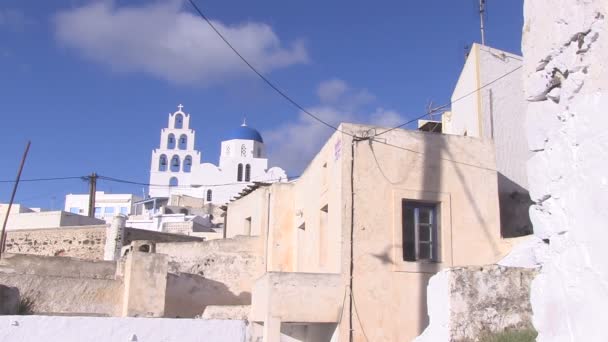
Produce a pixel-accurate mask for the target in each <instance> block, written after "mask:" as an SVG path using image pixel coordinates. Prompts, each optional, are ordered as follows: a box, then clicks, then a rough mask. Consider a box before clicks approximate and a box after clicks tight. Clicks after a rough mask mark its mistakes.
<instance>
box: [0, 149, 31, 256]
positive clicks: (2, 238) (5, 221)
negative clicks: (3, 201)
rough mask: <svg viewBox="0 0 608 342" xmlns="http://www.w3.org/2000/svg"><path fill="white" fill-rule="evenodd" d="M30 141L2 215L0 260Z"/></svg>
mask: <svg viewBox="0 0 608 342" xmlns="http://www.w3.org/2000/svg"><path fill="white" fill-rule="evenodd" d="M31 144H32V142H31V141H29V140H28V142H27V145H26V146H25V152H23V157H22V158H21V164H20V165H19V171H17V179H15V184H14V185H13V193H12V194H11V199H10V201H9V202H8V209H7V210H6V215H4V223H2V233H0V259H1V258H2V255H3V254H4V247H5V246H4V245H5V243H6V224H7V223H8V215H9V214H10V213H11V207H12V206H13V201H14V200H15V194H16V193H17V186H19V180H20V179H21V172H22V171H23V165H25V159H26V158H27V153H28V152H29V151H30V145H31Z"/></svg>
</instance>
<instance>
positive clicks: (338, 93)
mask: <svg viewBox="0 0 608 342" xmlns="http://www.w3.org/2000/svg"><path fill="white" fill-rule="evenodd" d="M317 96H319V100H320V101H321V103H323V104H331V105H334V106H340V107H343V108H345V109H356V108H357V107H359V106H362V105H366V104H368V103H370V102H372V101H374V100H375V99H376V97H375V96H374V95H372V94H370V92H368V91H367V89H353V88H351V87H350V86H349V85H348V84H347V83H346V82H344V81H343V80H340V79H337V78H334V79H331V80H327V81H323V82H321V83H320V84H319V86H318V87H317Z"/></svg>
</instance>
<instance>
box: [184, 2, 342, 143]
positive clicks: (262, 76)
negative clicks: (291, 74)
mask: <svg viewBox="0 0 608 342" xmlns="http://www.w3.org/2000/svg"><path fill="white" fill-rule="evenodd" d="M188 1H189V2H190V4H191V5H192V7H194V9H195V10H196V11H197V12H198V14H199V15H200V17H201V18H203V20H205V21H206V22H207V24H209V27H211V29H213V31H215V33H216V34H217V35H218V36H219V37H220V38H221V39H222V40H223V41H224V43H226V45H228V47H229V48H230V49H231V50H232V51H233V52H234V53H235V54H236V55H237V56H239V58H240V59H241V60H242V61H243V62H244V63H245V64H246V65H247V66H248V67H249V69H251V71H253V72H254V73H255V74H256V75H258V77H259V78H261V79H262V81H264V82H265V83H266V84H267V85H268V86H269V87H270V88H272V89H273V90H274V91H276V92H277V93H278V94H279V95H281V96H282V97H283V98H284V99H285V100H287V101H288V102H289V103H291V104H292V105H294V106H295V107H296V108H298V109H299V110H301V111H302V112H304V113H305V114H306V115H308V116H310V117H311V118H313V119H315V120H317V121H318V122H320V123H322V124H324V125H325V126H327V127H329V128H332V129H334V130H336V131H338V132H341V133H344V134H347V135H350V136H354V135H353V134H351V133H348V132H344V131H341V130H340V129H338V127H336V126H334V125H332V124H330V123H328V122H326V121H324V120H323V119H321V118H320V117H318V116H317V115H315V114H313V113H311V112H309V111H308V110H306V109H305V108H304V107H302V106H301V105H300V104H298V103H297V102H296V101H295V100H293V99H292V98H291V97H289V95H287V94H286V93H285V92H283V91H282V90H281V89H279V88H278V87H277V86H276V85H274V84H273V83H272V82H271V81H270V80H269V79H268V78H266V76H264V75H263V74H262V73H261V72H259V71H258V70H257V69H256V68H255V67H254V66H253V65H252V64H251V63H249V61H248V60H247V59H246V58H245V57H243V55H241V53H240V52H239V51H238V50H237V49H236V48H234V46H232V44H231V43H230V42H229V41H228V39H226V37H224V35H223V34H222V33H221V32H220V31H219V30H218V29H217V28H216V27H215V25H213V23H212V22H211V20H209V18H207V16H206V15H205V14H203V12H202V11H201V10H200V8H199V7H198V6H197V5H196V3H194V0H188Z"/></svg>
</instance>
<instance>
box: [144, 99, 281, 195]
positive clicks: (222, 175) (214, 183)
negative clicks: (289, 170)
mask: <svg viewBox="0 0 608 342" xmlns="http://www.w3.org/2000/svg"><path fill="white" fill-rule="evenodd" d="M178 115H181V116H182V117H184V118H185V119H184V125H183V128H182V129H176V128H173V127H174V126H175V124H174V121H175V118H176V117H177V116H178ZM189 124H190V114H187V113H184V112H183V111H182V109H181V106H180V107H179V109H178V111H176V112H174V113H172V114H169V125H168V127H169V128H164V129H163V130H162V131H161V140H160V148H158V149H155V150H154V151H152V160H151V165H150V184H154V185H153V186H150V190H149V194H150V196H151V197H170V196H171V195H188V196H192V197H197V198H203V199H205V200H206V199H207V198H208V197H207V192H208V191H211V201H208V202H211V203H215V204H224V203H226V202H228V201H229V200H230V199H231V198H232V197H234V196H236V195H237V194H238V193H239V192H241V191H242V190H243V189H244V188H245V187H246V186H247V185H249V184H251V182H253V181H262V182H276V181H287V175H286V173H285V171H284V170H283V169H281V168H279V167H272V168H270V169H268V159H266V148H265V147H264V143H262V142H258V141H254V140H242V139H229V140H225V141H222V143H221V147H220V148H221V150H220V162H219V166H216V165H214V164H211V163H201V154H200V152H199V151H197V150H196V149H195V148H194V143H195V132H194V130H193V129H190V128H189ZM169 134H173V136H174V137H175V138H176V139H179V137H180V136H181V135H185V136H186V137H187V140H188V144H187V148H186V149H185V150H180V149H178V141H177V142H176V147H175V148H169V147H168V146H167V141H168V138H169ZM243 152H244V154H243ZM161 156H165V157H166V161H167V166H166V171H161V170H160V169H159V166H160V158H161ZM173 156H177V157H178V158H179V160H180V168H179V171H175V172H173V171H171V160H172V158H173ZM187 156H190V157H191V158H192V167H191V170H190V172H186V171H185V170H184V167H183V166H184V165H183V164H184V160H185V158H186V157H187ZM239 164H242V165H243V174H244V170H245V166H246V165H250V166H251V174H250V182H247V181H245V180H244V179H243V180H242V181H240V182H239V181H238V180H237V169H238V165H239ZM173 177H175V178H176V179H177V180H178V185H177V186H175V187H169V183H170V180H171V179H172V178H173Z"/></svg>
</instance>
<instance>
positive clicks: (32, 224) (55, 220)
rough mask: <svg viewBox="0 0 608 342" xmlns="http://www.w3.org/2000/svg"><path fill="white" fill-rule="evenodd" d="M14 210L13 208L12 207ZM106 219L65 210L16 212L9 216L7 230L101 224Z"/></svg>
mask: <svg viewBox="0 0 608 342" xmlns="http://www.w3.org/2000/svg"><path fill="white" fill-rule="evenodd" d="M11 212H12V209H11ZM104 223H105V221H103V220H100V219H96V218H92V217H88V216H82V215H79V214H72V213H68V212H65V211H42V212H35V211H33V212H24V213H15V214H10V215H9V216H8V222H7V225H6V229H7V230H20V229H40V228H60V227H72V226H87V225H100V224H104Z"/></svg>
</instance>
